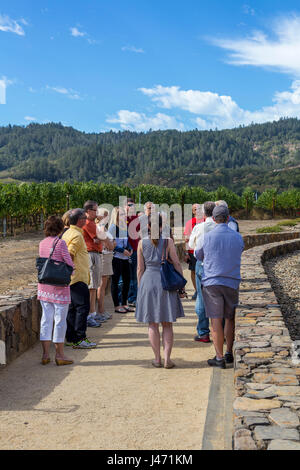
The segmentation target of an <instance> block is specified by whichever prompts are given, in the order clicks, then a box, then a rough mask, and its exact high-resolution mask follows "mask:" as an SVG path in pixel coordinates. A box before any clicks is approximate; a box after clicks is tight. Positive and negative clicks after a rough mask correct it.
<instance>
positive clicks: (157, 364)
mask: <svg viewBox="0 0 300 470" xmlns="http://www.w3.org/2000/svg"><path fill="white" fill-rule="evenodd" d="M151 364H152V365H153V367H162V363H161V362H156V361H155V360H154V359H153V361H152V362H151Z"/></svg>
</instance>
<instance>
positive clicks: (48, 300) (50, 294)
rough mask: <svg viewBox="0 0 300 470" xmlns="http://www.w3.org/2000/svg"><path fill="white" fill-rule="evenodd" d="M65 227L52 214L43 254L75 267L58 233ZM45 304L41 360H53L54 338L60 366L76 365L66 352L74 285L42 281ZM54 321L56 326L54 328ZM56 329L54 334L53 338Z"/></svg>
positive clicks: (40, 294) (41, 296)
mask: <svg viewBox="0 0 300 470" xmlns="http://www.w3.org/2000/svg"><path fill="white" fill-rule="evenodd" d="M63 229H64V223H63V221H62V219H61V218H60V217H56V216H51V217H49V218H48V219H47V220H46V222H45V228H44V233H45V235H46V238H44V240H42V241H41V243H40V245H39V256H40V257H41V258H49V257H50V254H51V250H52V249H53V248H54V251H53V252H52V255H51V259H52V260H53V261H58V262H64V263H66V264H67V265H69V266H71V267H73V268H74V264H73V261H72V258H71V256H70V254H69V251H68V248H67V245H66V242H65V241H64V240H62V239H60V238H59V237H58V236H59V235H60V234H61V232H62V231H63ZM37 298H38V299H39V301H40V302H41V306H42V318H41V328H40V340H41V343H42V348H43V356H42V361H41V363H42V364H43V365H46V364H48V363H49V362H50V357H49V350H50V344H51V340H52V341H53V343H54V344H55V349H56V355H55V362H56V364H57V365H58V366H62V365H68V364H73V361H72V360H71V359H68V358H67V357H66V356H65V354H64V341H65V334H66V329H67V314H68V308H69V304H70V302H71V297H70V286H69V285H66V286H58V285H50V284H43V283H40V282H39V283H38V296H37ZM53 323H54V328H53ZM52 330H53V337H52Z"/></svg>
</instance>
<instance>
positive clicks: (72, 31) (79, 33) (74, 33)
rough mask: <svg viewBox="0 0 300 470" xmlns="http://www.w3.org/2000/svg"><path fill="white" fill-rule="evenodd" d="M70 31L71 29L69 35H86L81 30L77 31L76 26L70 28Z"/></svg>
mask: <svg viewBox="0 0 300 470" xmlns="http://www.w3.org/2000/svg"><path fill="white" fill-rule="evenodd" d="M70 31H71V36H74V37H75V38H77V37H83V36H86V34H87V33H85V32H83V31H79V30H78V29H77V28H75V27H74V28H70Z"/></svg>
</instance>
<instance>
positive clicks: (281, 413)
mask: <svg viewBox="0 0 300 470" xmlns="http://www.w3.org/2000/svg"><path fill="white" fill-rule="evenodd" d="M269 419H270V421H272V422H273V423H274V424H276V425H277V426H281V427H282V428H296V427H297V426H299V418H298V415H297V414H296V413H294V412H292V411H290V410H289V409H284V408H279V409H277V410H272V411H271V413H270V414H269Z"/></svg>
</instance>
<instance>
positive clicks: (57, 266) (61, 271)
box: [36, 237, 73, 286]
mask: <svg viewBox="0 0 300 470" xmlns="http://www.w3.org/2000/svg"><path fill="white" fill-rule="evenodd" d="M59 240H60V237H58V239H57V240H56V241H55V242H54V243H53V246H52V248H51V250H50V254H49V258H42V257H40V256H39V257H38V258H36V268H37V270H38V282H39V283H40V284H50V285H54V286H68V285H69V284H70V282H71V275H72V272H73V268H72V266H70V265H69V264H67V263H65V262H64V261H56V260H54V259H52V255H53V253H54V250H55V247H56V245H57V243H58V242H59Z"/></svg>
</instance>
